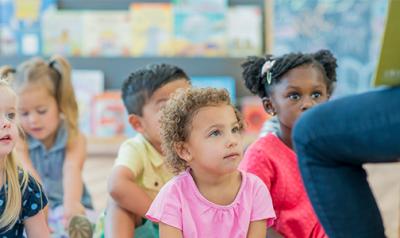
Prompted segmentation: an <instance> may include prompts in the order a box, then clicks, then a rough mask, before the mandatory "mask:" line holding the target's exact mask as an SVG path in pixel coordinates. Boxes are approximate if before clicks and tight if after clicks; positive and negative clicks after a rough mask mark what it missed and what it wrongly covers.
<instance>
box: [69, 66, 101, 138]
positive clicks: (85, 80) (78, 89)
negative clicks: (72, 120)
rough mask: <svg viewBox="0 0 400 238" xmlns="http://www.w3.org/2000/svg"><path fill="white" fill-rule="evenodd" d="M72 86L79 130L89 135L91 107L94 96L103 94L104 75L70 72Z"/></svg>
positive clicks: (86, 71)
mask: <svg viewBox="0 0 400 238" xmlns="http://www.w3.org/2000/svg"><path fill="white" fill-rule="evenodd" d="M71 78H72V85H73V87H74V92H75V97H76V100H77V103H78V109H79V128H80V129H81V131H82V132H83V133H84V134H86V135H91V134H92V133H91V121H92V120H91V107H92V101H93V100H94V98H95V96H97V95H99V94H101V93H103V92H104V73H103V72H102V71H100V70H76V69H75V70H72V75H71Z"/></svg>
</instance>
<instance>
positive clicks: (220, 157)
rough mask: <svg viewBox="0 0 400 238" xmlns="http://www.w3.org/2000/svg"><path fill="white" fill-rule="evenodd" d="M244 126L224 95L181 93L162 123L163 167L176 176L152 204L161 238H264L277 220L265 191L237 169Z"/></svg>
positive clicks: (168, 107) (198, 91) (208, 90)
mask: <svg viewBox="0 0 400 238" xmlns="http://www.w3.org/2000/svg"><path fill="white" fill-rule="evenodd" d="M242 127H243V122H242V119H241V117H240V115H239V112H238V111H237V110H235V108H234V107H233V106H232V104H231V102H230V99H229V94H228V92H227V91H226V90H218V89H213V88H206V89H194V88H192V89H188V90H185V91H180V92H178V93H177V94H175V95H174V96H173V97H172V99H170V100H169V101H168V102H167V104H166V106H165V109H164V111H163V117H162V118H161V130H162V132H161V134H162V141H163V149H164V152H165V153H166V156H167V163H168V164H169V165H170V166H171V167H172V168H173V169H174V170H175V172H177V173H180V174H179V175H178V176H176V177H174V178H173V179H172V180H170V181H169V182H168V183H167V184H166V185H164V187H163V188H162V189H161V191H160V192H159V193H158V195H157V197H156V198H155V200H154V201H153V203H152V205H151V207H150V209H149V211H148V213H147V217H148V218H149V219H151V220H152V221H154V222H159V224H160V237H161V238H164V237H168V238H172V237H193V238H197V237H220V238H224V237H229V238H239V237H251V238H255V237H257V238H265V237H266V233H267V225H271V223H272V221H273V219H274V218H275V213H274V210H273V207H272V201H271V197H270V195H269V192H268V189H267V188H266V186H265V185H264V184H263V183H262V181H261V180H260V179H259V178H257V177H256V176H255V175H251V174H247V173H245V172H241V171H238V170H237V166H238V164H239V162H240V160H241V159H242V155H243V144H242V135H241V131H242Z"/></svg>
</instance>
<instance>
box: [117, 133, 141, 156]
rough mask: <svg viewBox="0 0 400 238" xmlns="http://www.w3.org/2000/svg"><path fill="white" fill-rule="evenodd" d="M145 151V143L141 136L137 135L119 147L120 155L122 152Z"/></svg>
mask: <svg viewBox="0 0 400 238" xmlns="http://www.w3.org/2000/svg"><path fill="white" fill-rule="evenodd" d="M144 149H145V141H144V138H143V137H142V136H141V135H136V136H135V137H133V138H129V139H127V140H125V141H124V142H122V144H121V146H120V147H119V153H121V152H130V153H135V152H142V151H144Z"/></svg>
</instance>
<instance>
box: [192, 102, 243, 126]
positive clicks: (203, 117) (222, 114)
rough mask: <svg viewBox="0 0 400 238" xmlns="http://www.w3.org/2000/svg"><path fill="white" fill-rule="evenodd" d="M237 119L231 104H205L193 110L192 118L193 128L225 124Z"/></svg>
mask: <svg viewBox="0 0 400 238" xmlns="http://www.w3.org/2000/svg"><path fill="white" fill-rule="evenodd" d="M236 121H237V118H236V114H235V110H234V109H233V107H232V106H231V105H226V104H221V105H216V106H205V107H202V108H200V109H199V110H197V111H196V112H195V114H194V115H193V119H192V126H193V127H194V128H196V127H198V128H202V127H208V126H211V125H214V124H215V125H217V124H218V125H226V124H229V125H230V124H232V123H234V122H236Z"/></svg>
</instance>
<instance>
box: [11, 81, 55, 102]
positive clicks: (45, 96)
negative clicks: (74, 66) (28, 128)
mask: <svg viewBox="0 0 400 238" xmlns="http://www.w3.org/2000/svg"><path fill="white" fill-rule="evenodd" d="M19 97H20V100H19V101H20V106H21V107H25V106H33V105H38V104H47V103H49V102H51V101H52V100H55V99H54V97H53V96H52V95H51V94H50V92H49V90H48V89H47V88H46V87H45V86H41V85H38V84H33V85H29V86H26V87H24V89H23V90H21V91H20V94H19Z"/></svg>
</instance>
